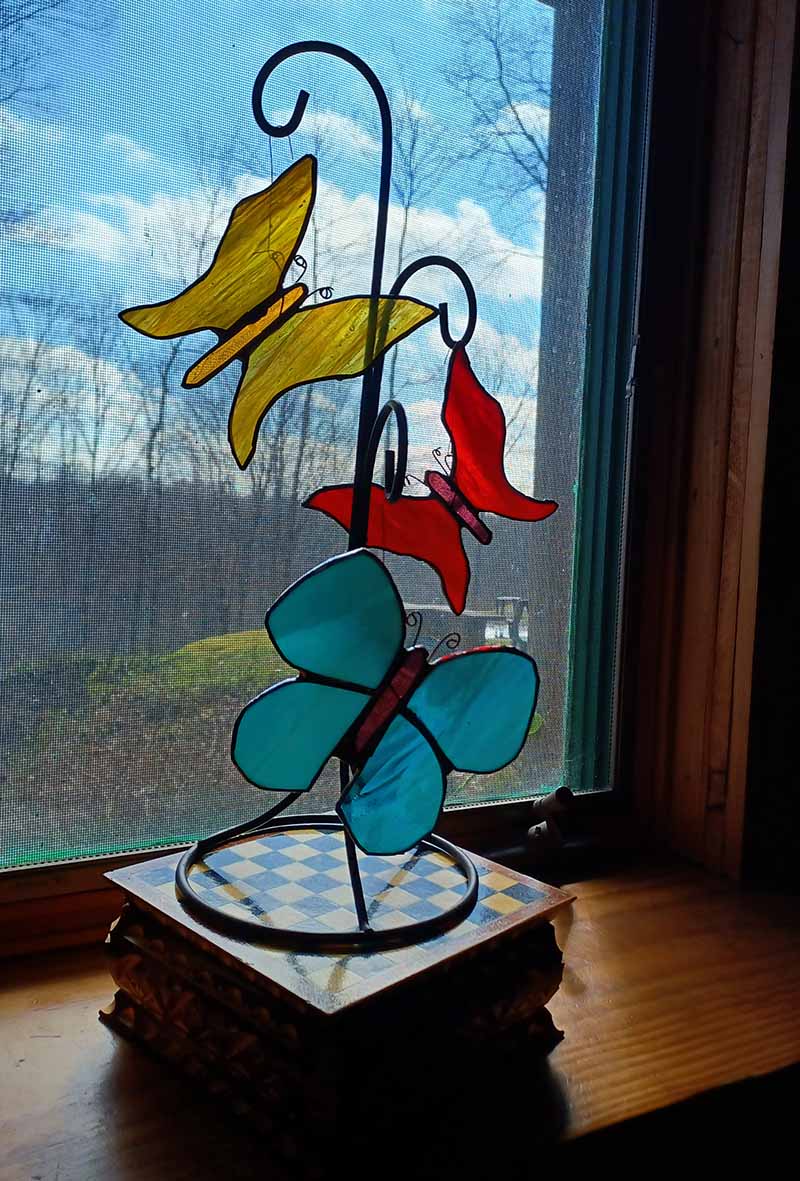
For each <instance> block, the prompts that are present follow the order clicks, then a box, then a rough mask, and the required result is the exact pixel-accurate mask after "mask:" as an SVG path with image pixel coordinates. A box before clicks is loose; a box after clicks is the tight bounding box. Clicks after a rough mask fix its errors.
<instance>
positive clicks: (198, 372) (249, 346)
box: [181, 283, 308, 389]
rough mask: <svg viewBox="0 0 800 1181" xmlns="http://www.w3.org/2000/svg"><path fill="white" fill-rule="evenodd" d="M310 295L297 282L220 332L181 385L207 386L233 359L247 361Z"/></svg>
mask: <svg viewBox="0 0 800 1181" xmlns="http://www.w3.org/2000/svg"><path fill="white" fill-rule="evenodd" d="M307 298H308V287H306V285H305V283H296V284H295V286H294V287H290V288H289V289H288V290H287V291H282V292H281V294H280V295H276V296H275V297H274V298H273V299H270V300H269V301H268V303H267V305H266V307H263V306H262V307H260V308H257V309H255V310H254V312H253V313H252V314H251V315H250V316H247V317H246V318H245V320H244V322H243V323H240V324H237V325H235V326H234V328H233V329H231V331H230V332H227V333H218V335H219V338H220V339H219V342H218V343H217V344H215V345H214V346H213V348H210V349H209V350H208V352H207V353H205V354H204V355H203V356H202V357H201V358H200V360H199V361H195V363H194V365H192V366H191V367H190V368H189V369H187V370H186V373H185V375H184V378H183V381H182V383H181V384H182V385H183V386H184V387H185V388H186V389H193V388H194V387H196V386H201V385H205V383H206V382H207V381H210V380H211V378H212V377H216V376H217V374H218V373H220V372H221V371H222V370H223V369H224V368H225V366H226V365H229V364H230V362H231V361H246V359H247V356H248V355H249V354H250V353H251V352H252V351H253V349H254V348H257V346H258V345H260V344H261V342H262V341H263V340H264V339H265V338H266V337H267V336H268V335H269V334H270V332H275V331H276V329H277V328H278V327H279V326H280V325H281V323H283V321H284V320H285V319H286V317H287V316H288V315H289V314H290V313H291V311H292V310H293V308H295V307H297V306H299V305H300V304H301V303H302V302H303V301H304V300H305V299H307Z"/></svg>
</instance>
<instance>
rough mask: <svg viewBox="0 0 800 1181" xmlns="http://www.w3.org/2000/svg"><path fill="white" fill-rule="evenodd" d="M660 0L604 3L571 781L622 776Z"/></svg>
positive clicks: (577, 553) (593, 785)
mask: <svg viewBox="0 0 800 1181" xmlns="http://www.w3.org/2000/svg"><path fill="white" fill-rule="evenodd" d="M655 15H656V0H608V2H607V3H606V12H605V23H604V37H603V41H604V43H603V53H602V71H601V93H600V108H599V118H598V138H597V164H596V173H595V199H594V207H593V232H592V254H591V282H590V287H589V307H588V328H587V340H586V366H585V371H584V373H585V376H584V397H583V414H582V419H581V436H580V458H579V475H578V481H577V504H576V527H575V550H574V562H573V574H572V597H571V602H572V607H571V615H570V624H569V641H568V676H567V694H568V696H567V705H566V733H565V776H564V779H565V782H566V783H568V784H569V785H570V786H571V787H572V788H573V790H576V791H591V790H603V789H607V788H610V787H613V785H614V779H615V762H616V748H617V726H616V712H617V702H618V695H619V694H618V690H619V684H618V682H619V668H620V659H619V657H620V653H619V648H620V636H621V620H622V609H623V592H624V569H625V548H626V547H625V539H626V531H627V530H626V525H627V494H628V471H629V458H630V445H631V436H632V428H633V415H634V403H635V356H636V345H637V341H638V328H637V313H638V298H639V287H640V282H639V280H640V254H641V238H642V222H643V211H644V189H645V173H646V165H647V151H648V129H649V113H650V92H651V72H652V58H653V41H654V26H655Z"/></svg>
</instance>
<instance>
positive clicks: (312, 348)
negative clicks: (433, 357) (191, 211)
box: [120, 156, 437, 468]
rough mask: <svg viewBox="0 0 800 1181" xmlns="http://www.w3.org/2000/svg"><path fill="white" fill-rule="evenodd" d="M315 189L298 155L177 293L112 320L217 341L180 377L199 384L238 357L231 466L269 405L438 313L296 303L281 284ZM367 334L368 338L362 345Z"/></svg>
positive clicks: (355, 370)
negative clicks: (199, 334) (203, 334)
mask: <svg viewBox="0 0 800 1181" xmlns="http://www.w3.org/2000/svg"><path fill="white" fill-rule="evenodd" d="M316 187H317V162H316V160H315V159H314V157H313V156H303V157H302V158H301V159H299V160H297V161H296V162H295V163H294V164H292V165H291V167H290V168H288V169H287V170H286V172H284V173H283V174H282V175H281V176H279V177H278V179H277V180H276V181H275V182H274V184H271V185H270V186H269V188H267V189H263V190H262V191H261V192H259V193H254V194H253V195H252V196H250V197H245V198H244V200H242V201H239V203H238V204H237V205H236V206H235V207H234V209H233V212H232V213H231V216H230V220H229V221H228V225H227V226H226V228H225V231H224V233H223V235H222V238H221V240H220V243H219V246H218V247H217V250H216V253H215V255H214V258H213V259H212V262H211V265H210V266H209V268H208V270H207V271H205V273H204V274H202V275H201V276H200V278H199V279H196V280H195V281H194V283H192V284H191V285H190V286H189V287H187V288H186V290H185V291H182V292H181V293H180V295H176V296H175V297H174V298H173V299H167V300H164V301H163V302H162V303H155V304H147V305H143V306H141V307H135V308H128V309H127V310H126V311H124V312H120V319H122V320H123V321H124V322H125V323H126V324H129V325H130V326H131V327H132V328H135V329H136V330H137V331H138V332H141V333H143V334H144V335H145V336H153V337H159V338H168V337H176V336H184V335H186V334H188V333H191V332H204V331H212V332H215V333H216V335H217V337H218V338H219V343H218V344H216V345H214V347H213V348H211V349H210V350H209V351H208V352H207V353H205V355H204V356H202V357H201V358H200V359H199V360H198V361H196V362H195V363H194V364H193V365H192V366H191V367H190V368H189V369H188V370H187V371H186V374H185V375H184V378H183V383H182V384H183V385H184V386H185V387H188V388H193V387H195V386H200V385H203V384H204V383H205V382H207V381H209V380H210V379H211V378H212V377H215V376H216V374H218V373H219V372H220V370H222V369H224V368H225V366H226V365H228V364H230V362H231V361H241V362H242V375H241V377H240V379H239V384H238V386H237V387H236V393H235V394H234V398H233V403H232V405H231V411H230V417H229V420H228V437H229V440H230V445H231V450H232V451H233V454H234V457H235V459H236V462H237V463H238V464H239V467H241V468H245V467H247V465H248V463H249V462H250V460H251V459H252V457H253V454H254V452H255V447H256V437H257V435H258V429H259V427H260V425H261V421H262V419H263V418H264V415H265V414H266V413H267V411H268V410H269V408H270V406H271V405H272V404H273V402H275V401H276V400H277V399H278V398H280V397H281V396H282V395H283V394H285V393H287V392H288V391H289V390H291V389H294V388H296V387H297V386H303V385H308V384H310V383H311V382H315V381H323V380H326V379H331V378H340V379H341V378H345V377H357V376H358V375H359V374H360V373H364V371H365V370H366V369H368V368H369V366H370V365H371V364H372V363H373V361H374V360H375V359H376V358H377V357H379V356H380V355H381V354H382V353H384V352H385V351H386V350H387V349H388V348H390V347H391V346H392V345H394V344H397V342H398V341H400V340H402V339H403V337H404V336H407V335H408V334H409V333H410V332H413V331H414V329H416V328H419V327H420V325H422V324H424V323H425V322H426V321H428V320H430V319H431V318H432V317H433V316H435V315H436V314H437V312H436V309H435V308H433V307H431V306H430V305H429V304H425V303H421V302H419V301H418V300H415V299H409V298H407V297H405V296H403V297H402V298H401V297H400V296H380V297H379V298H378V300H377V301H376V302H377V314H376V315H375V314H374V313H373V319H374V324H373V325H372V326H371V325H370V310H371V309H372V308H373V301H372V300H371V299H370V298H369V297H368V296H365V295H356V296H351V297H347V298H343V299H334V300H330V302H328V303H321V304H313V305H311V306H309V307H306V308H304V307H302V306H301V305H302V304H303V301H304V300H305V299H307V298H308V295H309V290H308V287H307V286H306V285H305V284H304V283H296V284H294V285H293V286H291V287H288V288H285V287H284V286H283V283H284V279H285V276H286V272H287V271H288V269H289V266H290V265H291V263H292V262H293V260H294V258H295V253H296V250H297V247H298V244H299V243H300V241H301V239H302V237H303V235H304V233H305V231H306V227H307V226H308V222H309V219H310V217H311V212H312V210H313V207H314V198H315V196H316ZM370 338H371V343H370Z"/></svg>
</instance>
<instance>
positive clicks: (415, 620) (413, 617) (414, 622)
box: [406, 611, 422, 645]
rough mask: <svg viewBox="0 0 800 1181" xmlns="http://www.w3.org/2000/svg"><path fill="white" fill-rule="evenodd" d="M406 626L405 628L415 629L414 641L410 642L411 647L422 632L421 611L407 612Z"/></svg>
mask: <svg viewBox="0 0 800 1181" xmlns="http://www.w3.org/2000/svg"><path fill="white" fill-rule="evenodd" d="M406 626H407V627H414V628H416V629H417V630H416V631H415V632H414V639H413V640H412V641H411V643H412V645H414V644H416V642H417V640H418V639H419V637H420V633H421V631H422V612H421V611H409V612H408V613H407V614H406Z"/></svg>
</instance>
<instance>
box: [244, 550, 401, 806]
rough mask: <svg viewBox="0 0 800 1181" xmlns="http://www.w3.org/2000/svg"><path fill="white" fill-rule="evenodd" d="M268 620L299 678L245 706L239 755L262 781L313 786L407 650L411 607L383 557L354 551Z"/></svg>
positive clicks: (308, 580)
mask: <svg viewBox="0 0 800 1181" xmlns="http://www.w3.org/2000/svg"><path fill="white" fill-rule="evenodd" d="M265 623H266V628H267V631H268V632H269V635H270V638H271V640H272V642H273V644H274V646H275V648H276V649H277V650H278V652H279V653H280V655H281V656H282V657H283V658H284V660H285V661H286V662H287V663H288V664H291V665H293V666H294V667H295V668H297V669H300V670H301V676H300V677H296V678H292V679H290V680H287V681H282V682H281V683H280V684H278V685H273V686H272V687H271V688H269V689H267V690H266V691H265V692H264V693H262V694H260V696H258V697H256V698H255V700H254V701H251V702H250V703H249V705H246V706H245V708H244V709H243V710H242V712H241V714H240V715H239V717H238V719H237V721H236V724H235V726H234V731H233V738H232V742H231V757H232V758H233V762H234V763H235V765H236V766H237V767H238V768H239V770H240V771H241V772H242V774H243V775H244V776H245V778H246V779H248V780H249V781H250V782H251V783H253V784H255V785H256V786H257V787H263V788H266V789H268V790H273V791H307V790H308V789H309V788H310V787H311V786H312V785H313V784H314V782H315V780H316V779H317V777H318V776H319V774H320V772H321V771H322V768H323V767H324V766H325V763H326V762H327V761H328V759H329V758H330V757H331V755H332V754H333V753H334V751H335V750H336V747H337V746H338V745H339V743H340V742H341V740H342V738H343V737H344V736H345V734H346V733H347V731H348V730H349V729H350V727H351V726H352V725H353V723H354V722H355V720H356V718H357V717H358V715H359V714H360V713H361V711H362V710H363V709H364V708H365V706H366V705H367V702H368V701H369V696H370V692H371V690H373V689H375V688H376V687H377V686H378V685H379V684H380V683H381V681H382V680H383V679H384V677H385V676H386V673H387V672H388V670H389V668H390V667H391V665H392V664H393V662H394V661H395V660H396V658H397V656H398V655H399V653H400V650H401V648H402V644H403V637H404V634H405V619H404V613H403V606H402V602H401V600H400V597H399V595H398V593H397V590H396V588H395V585H394V583H393V582H392V580H391V578H390V576H389V574H388V573H387V571H386V570H385V568H384V566H383V565H382V563H381V562H380V561H379V560H378V559H377V558H376V557H374V556H373V555H372V554H370V553H368V552H367V551H366V550H354V551H352V552H351V553H346V554H341V555H339V557H336V558H332V559H331V560H330V561H328V562H323V563H322V565H320V566H317V567H315V568H314V569H313V570H311V571H309V573H308V574H306V575H304V576H303V577H302V578H300V579H299V580H298V581H297V582H295V583H294V584H293V585H292V586H290V587H289V588H288V590H286V591H285V592H284V593H283V594H282V595H280V596H279V598H278V599H276V601H275V603H274V604H273V605H272V607H271V608H270V610H269V611H268V612H267V617H266V621H265ZM328 682H333V683H328Z"/></svg>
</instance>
